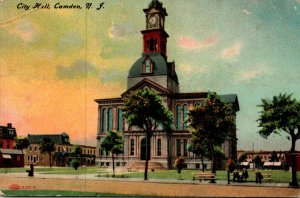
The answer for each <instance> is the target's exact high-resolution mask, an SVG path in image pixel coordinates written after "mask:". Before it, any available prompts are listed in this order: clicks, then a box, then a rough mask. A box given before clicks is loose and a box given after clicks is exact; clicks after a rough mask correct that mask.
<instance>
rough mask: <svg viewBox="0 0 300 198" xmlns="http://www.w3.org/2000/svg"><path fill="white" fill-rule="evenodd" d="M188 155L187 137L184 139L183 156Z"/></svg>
mask: <svg viewBox="0 0 300 198" xmlns="http://www.w3.org/2000/svg"><path fill="white" fill-rule="evenodd" d="M187 155H188V144H187V139H184V140H183V156H187Z"/></svg>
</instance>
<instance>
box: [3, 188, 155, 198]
mask: <svg viewBox="0 0 300 198" xmlns="http://www.w3.org/2000/svg"><path fill="white" fill-rule="evenodd" d="M2 192H3V193H4V194H5V195H6V196H21V197H27V196H51V197H52V196H66V197H67V196H69V197H70V196H72V197H78V196H93V197H124V196H126V197H136V196H138V197H143V195H125V194H110V193H96V192H77V191H60V190H2ZM151 197H152V196H151Z"/></svg>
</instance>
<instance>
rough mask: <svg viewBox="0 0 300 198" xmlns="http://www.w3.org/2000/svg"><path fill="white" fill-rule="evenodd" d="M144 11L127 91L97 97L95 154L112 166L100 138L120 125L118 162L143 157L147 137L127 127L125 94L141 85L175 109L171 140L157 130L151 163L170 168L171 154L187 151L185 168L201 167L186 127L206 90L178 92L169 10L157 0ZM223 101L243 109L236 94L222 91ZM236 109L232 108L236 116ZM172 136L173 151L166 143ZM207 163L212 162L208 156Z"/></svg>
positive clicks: (230, 142) (231, 148)
mask: <svg viewBox="0 0 300 198" xmlns="http://www.w3.org/2000/svg"><path fill="white" fill-rule="evenodd" d="M143 11H144V13H145V16H146V30H143V31H141V33H142V35H143V39H142V44H143V53H142V55H141V57H140V58H138V60H137V61H136V62H135V63H134V64H133V65H132V66H131V68H130V70H129V74H128V78H127V90H126V91H125V92H124V93H123V94H122V95H121V97H120V98H109V99H96V100H95V101H96V102H97V103H98V131H97V159H96V163H97V164H98V165H100V166H102V165H105V166H108V165H110V162H111V158H110V156H109V155H106V153H105V152H103V150H102V149H101V145H100V142H101V139H102V138H103V137H105V135H106V134H107V132H108V131H110V130H117V131H120V132H122V133H123V135H124V140H125V142H124V153H123V154H122V155H119V156H118V157H117V159H116V162H117V163H118V164H120V165H124V166H130V165H131V164H133V163H136V162H141V161H144V160H145V150H146V139H145V134H144V132H143V131H142V130H141V129H139V128H136V127H129V126H128V124H127V123H126V120H124V119H123V117H122V106H123V101H122V97H123V96H125V95H126V94H128V93H130V92H132V91H136V90H139V89H151V90H152V91H154V92H155V93H157V94H158V95H160V96H161V98H162V100H163V102H164V105H165V107H166V108H168V109H169V110H170V111H172V112H173V116H174V126H175V128H176V129H175V131H173V134H172V136H171V137H170V139H169V140H168V137H167V135H166V133H165V132H164V131H162V130H158V131H157V132H156V133H155V134H154V135H153V137H152V139H151V148H150V162H155V163H159V164H161V165H162V166H163V167H165V168H167V167H168V159H171V162H172V164H174V161H175V159H176V158H177V157H178V156H184V158H185V162H186V167H187V168H201V162H200V159H199V157H197V156H195V155H194V154H193V153H190V152H188V145H189V144H190V141H191V133H190V132H189V131H188V128H187V123H186V122H185V121H186V120H187V116H188V111H189V109H191V108H193V107H195V106H197V105H199V104H201V103H202V102H203V101H204V100H205V99H206V98H207V94H208V93H205V92H196V93H180V86H179V80H178V77H177V74H176V67H175V62H174V61H173V62H168V56H167V40H168V37H169V35H168V33H167V32H166V31H165V19H166V16H168V14H167V11H166V9H165V8H164V7H163V5H162V3H161V2H159V1H158V0H153V1H152V2H151V3H150V4H149V6H148V8H146V9H144V10H143ZM221 99H222V100H223V101H224V102H228V103H231V104H233V108H234V110H235V112H237V111H239V104H238V99H237V95H235V94H229V95H222V96H221ZM232 116H234V118H235V116H236V114H235V113H234V115H232ZM168 141H170V148H171V149H170V156H168V152H167V150H168V149H167V145H168V144H167V143H168ZM222 147H223V150H224V152H225V156H226V157H227V158H234V159H235V158H236V155H237V153H236V152H237V138H236V129H235V128H234V129H233V130H232V131H230V135H229V136H228V138H227V139H226V142H225V143H224V144H223V145H222ZM205 163H206V164H207V165H206V166H207V167H208V168H209V166H210V162H209V161H208V160H206V161H205Z"/></svg>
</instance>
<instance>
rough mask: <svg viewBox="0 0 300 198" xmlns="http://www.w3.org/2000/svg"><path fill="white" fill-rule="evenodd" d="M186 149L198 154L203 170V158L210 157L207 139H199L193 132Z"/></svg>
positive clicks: (203, 169)
mask: <svg viewBox="0 0 300 198" xmlns="http://www.w3.org/2000/svg"><path fill="white" fill-rule="evenodd" d="M188 150H189V151H190V152H192V153H194V154H195V155H199V156H200V157H201V163H202V171H203V172H204V171H205V167H204V158H205V157H207V158H210V155H209V146H208V142H207V140H206V139H200V138H198V137H197V136H196V135H194V133H192V138H191V144H190V145H189V148H188Z"/></svg>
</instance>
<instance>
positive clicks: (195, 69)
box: [179, 64, 208, 74]
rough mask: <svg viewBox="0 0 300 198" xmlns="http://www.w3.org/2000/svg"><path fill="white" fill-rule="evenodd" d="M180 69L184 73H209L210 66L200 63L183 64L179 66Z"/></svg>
mask: <svg viewBox="0 0 300 198" xmlns="http://www.w3.org/2000/svg"><path fill="white" fill-rule="evenodd" d="M179 70H180V72H182V73H184V74H199V73H207V71H208V68H207V67H206V66H200V65H190V64H182V65H180V66H179Z"/></svg>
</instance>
